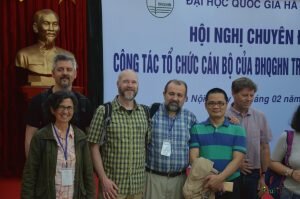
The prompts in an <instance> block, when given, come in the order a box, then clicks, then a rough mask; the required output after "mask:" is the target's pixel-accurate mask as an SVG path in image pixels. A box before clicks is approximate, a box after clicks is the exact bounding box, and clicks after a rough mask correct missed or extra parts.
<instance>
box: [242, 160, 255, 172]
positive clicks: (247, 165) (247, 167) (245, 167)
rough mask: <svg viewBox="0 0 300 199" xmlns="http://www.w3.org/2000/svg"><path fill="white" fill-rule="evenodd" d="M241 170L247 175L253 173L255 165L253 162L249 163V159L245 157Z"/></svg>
mask: <svg viewBox="0 0 300 199" xmlns="http://www.w3.org/2000/svg"><path fill="white" fill-rule="evenodd" d="M240 169H241V172H242V173H243V174H244V175H247V174H250V173H252V171H251V170H252V169H254V167H253V165H252V164H251V163H249V159H246V158H245V159H244V161H243V162H242V164H241V167H240Z"/></svg>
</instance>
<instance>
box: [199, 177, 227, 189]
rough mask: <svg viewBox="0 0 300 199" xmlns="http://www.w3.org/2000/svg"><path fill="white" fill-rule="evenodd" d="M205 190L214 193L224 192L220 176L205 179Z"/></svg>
mask: <svg viewBox="0 0 300 199" xmlns="http://www.w3.org/2000/svg"><path fill="white" fill-rule="evenodd" d="M204 189H210V190H212V191H213V192H217V191H223V189H224V187H223V180H222V179H221V178H220V176H219V175H208V176H207V177H206V178H205V179H204Z"/></svg>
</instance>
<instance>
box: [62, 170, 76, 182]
mask: <svg viewBox="0 0 300 199" xmlns="http://www.w3.org/2000/svg"><path fill="white" fill-rule="evenodd" d="M72 171H73V170H72V169H71V168H62V169H61V182H62V185H63V186H69V185H73V181H74V179H73V172H72Z"/></svg>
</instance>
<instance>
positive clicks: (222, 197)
mask: <svg viewBox="0 0 300 199" xmlns="http://www.w3.org/2000/svg"><path fill="white" fill-rule="evenodd" d="M232 182H233V191H232V192H223V193H216V195H215V196H216V199H241V198H240V177H237V178H236V179H234V180H233V181H232Z"/></svg>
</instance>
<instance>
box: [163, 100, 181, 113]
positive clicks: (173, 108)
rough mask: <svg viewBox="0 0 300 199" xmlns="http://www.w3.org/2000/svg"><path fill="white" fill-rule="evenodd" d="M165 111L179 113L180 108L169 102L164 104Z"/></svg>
mask: <svg viewBox="0 0 300 199" xmlns="http://www.w3.org/2000/svg"><path fill="white" fill-rule="evenodd" d="M165 106H166V109H167V110H168V111H170V112H179V111H180V109H181V107H180V106H179V104H178V103H177V102H169V103H168V104H165Z"/></svg>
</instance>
